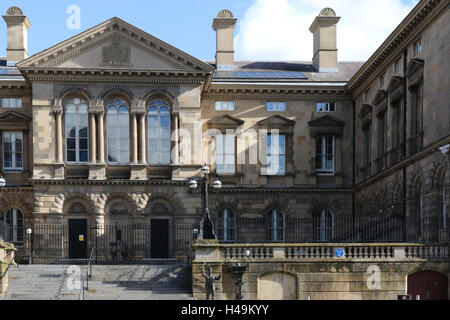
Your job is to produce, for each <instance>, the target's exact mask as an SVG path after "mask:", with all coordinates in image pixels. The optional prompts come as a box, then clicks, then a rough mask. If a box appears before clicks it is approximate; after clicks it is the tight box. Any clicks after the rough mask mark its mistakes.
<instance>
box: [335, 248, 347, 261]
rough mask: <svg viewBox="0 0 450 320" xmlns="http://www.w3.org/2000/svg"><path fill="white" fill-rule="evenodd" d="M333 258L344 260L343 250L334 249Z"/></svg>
mask: <svg viewBox="0 0 450 320" xmlns="http://www.w3.org/2000/svg"><path fill="white" fill-rule="evenodd" d="M334 256H335V257H336V258H338V259H342V258H345V250H344V249H342V248H337V249H334Z"/></svg>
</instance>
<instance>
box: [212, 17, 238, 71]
mask: <svg viewBox="0 0 450 320" xmlns="http://www.w3.org/2000/svg"><path fill="white" fill-rule="evenodd" d="M236 21H237V19H235V18H234V17H233V14H232V13H231V11H229V10H222V11H220V12H219V14H218V15H217V18H215V19H214V23H213V29H214V30H215V31H216V42H217V43H216V67H217V69H233V68H234V43H233V40H234V27H235V26H236Z"/></svg>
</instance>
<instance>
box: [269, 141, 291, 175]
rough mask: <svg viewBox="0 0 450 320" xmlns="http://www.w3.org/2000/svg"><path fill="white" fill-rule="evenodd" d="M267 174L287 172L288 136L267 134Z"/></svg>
mask: <svg viewBox="0 0 450 320" xmlns="http://www.w3.org/2000/svg"><path fill="white" fill-rule="evenodd" d="M266 153H267V174H268V175H273V176H277V175H279V176H281V175H284V174H286V136H284V135H270V134H269V135H268V136H267V149H266Z"/></svg>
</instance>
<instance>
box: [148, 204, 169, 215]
mask: <svg viewBox="0 0 450 320" xmlns="http://www.w3.org/2000/svg"><path fill="white" fill-rule="evenodd" d="M151 213H152V214H155V213H160V214H164V213H169V208H167V206H166V205H165V204H164V203H160V202H159V203H156V204H155V205H153V207H152V209H151Z"/></svg>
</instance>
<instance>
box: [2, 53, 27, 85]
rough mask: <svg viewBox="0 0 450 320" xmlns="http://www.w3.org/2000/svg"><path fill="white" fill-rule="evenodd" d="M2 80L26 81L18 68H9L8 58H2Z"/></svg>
mask: <svg viewBox="0 0 450 320" xmlns="http://www.w3.org/2000/svg"><path fill="white" fill-rule="evenodd" d="M0 80H15V81H23V80H25V79H24V78H23V76H22V74H21V73H20V71H19V69H17V68H16V67H7V63H6V58H5V57H0Z"/></svg>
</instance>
